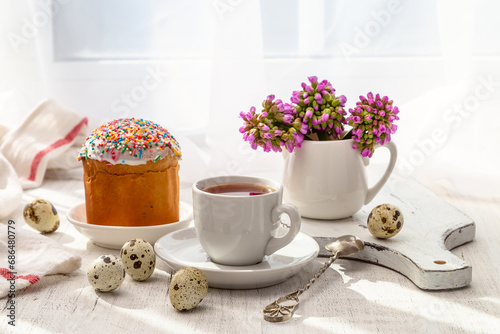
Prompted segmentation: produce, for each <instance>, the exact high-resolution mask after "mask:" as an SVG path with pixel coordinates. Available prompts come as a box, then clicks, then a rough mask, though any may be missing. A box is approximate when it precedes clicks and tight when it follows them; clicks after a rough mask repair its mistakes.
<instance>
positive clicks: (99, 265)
mask: <svg viewBox="0 0 500 334" xmlns="http://www.w3.org/2000/svg"><path fill="white" fill-rule="evenodd" d="M87 278H88V280H89V283H90V285H92V286H93V287H94V289H95V290H97V291H101V292H108V291H112V290H114V289H116V288H118V287H119V286H120V285H121V284H122V282H123V279H124V278H125V268H124V267H123V263H122V260H120V259H119V258H117V257H116V256H114V255H102V256H99V257H98V258H97V259H95V260H94V262H92V264H91V265H90V267H89V268H88V270H87Z"/></svg>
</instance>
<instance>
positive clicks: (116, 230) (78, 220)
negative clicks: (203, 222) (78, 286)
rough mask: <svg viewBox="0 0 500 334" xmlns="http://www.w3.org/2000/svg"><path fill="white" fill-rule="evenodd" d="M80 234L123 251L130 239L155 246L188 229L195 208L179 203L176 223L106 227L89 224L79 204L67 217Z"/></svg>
mask: <svg viewBox="0 0 500 334" xmlns="http://www.w3.org/2000/svg"><path fill="white" fill-rule="evenodd" d="M66 217H67V218H68V220H69V222H70V223H71V224H73V226H74V227H75V228H76V230H77V231H78V232H80V233H81V234H83V235H84V236H86V237H87V238H89V239H90V240H91V241H92V242H93V243H94V244H96V245H97V246H101V247H105V248H112V249H121V248H122V246H123V244H125V243H126V242H127V241H129V240H130V239H134V238H141V239H144V240H146V241H147V242H149V243H150V244H151V245H154V243H155V242H156V240H158V238H160V237H162V236H164V235H165V234H167V233H170V232H173V231H176V230H180V229H183V228H186V227H188V225H189V223H190V222H191V221H192V220H193V207H192V206H191V205H190V204H188V203H184V202H182V201H181V202H180V203H179V218H180V220H179V221H178V222H175V223H170V224H164V225H153V226H106V225H94V224H87V215H86V212H85V203H82V204H79V205H77V206H75V207H73V208H71V209H70V210H69V211H68V214H67V215H66Z"/></svg>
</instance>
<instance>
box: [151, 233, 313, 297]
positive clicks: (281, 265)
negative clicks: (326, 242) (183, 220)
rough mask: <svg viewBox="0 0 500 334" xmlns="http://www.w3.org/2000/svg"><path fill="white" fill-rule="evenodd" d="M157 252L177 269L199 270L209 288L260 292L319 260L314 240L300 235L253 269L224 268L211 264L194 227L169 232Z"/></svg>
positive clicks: (247, 267) (242, 267)
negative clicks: (190, 268) (259, 290)
mask: <svg viewBox="0 0 500 334" xmlns="http://www.w3.org/2000/svg"><path fill="white" fill-rule="evenodd" d="M154 248H155V252H156V255H158V256H159V257H160V258H161V259H162V260H164V261H165V262H167V264H168V265H169V266H170V267H171V268H172V269H173V270H179V269H181V268H183V267H196V268H198V269H200V270H202V271H203V272H204V273H205V275H206V276H207V279H208V285H209V286H210V287H212V288H221V289H256V288H263V287H266V286H271V285H274V284H278V283H281V282H283V281H285V280H286V279H288V278H289V277H291V276H293V275H295V274H296V273H298V272H299V271H300V270H301V269H302V268H303V267H304V266H305V265H306V264H308V263H309V262H311V261H312V260H314V259H315V258H316V256H317V255H318V252H319V246H318V243H317V242H316V241H314V239H313V238H311V237H309V236H308V235H306V234H304V233H299V234H297V236H296V237H295V239H294V240H293V241H292V242H291V243H290V244H288V245H287V246H286V247H284V248H282V249H280V250H279V251H277V252H276V253H274V254H272V255H270V256H265V257H264V260H263V261H262V262H261V263H258V264H255V265H251V266H241V267H239V266H224V265H221V264H217V263H214V262H212V261H210V258H209V257H208V255H207V253H205V251H204V250H203V248H202V247H201V245H200V242H199V241H198V238H197V236H196V231H195V229H194V227H190V228H186V229H183V230H178V231H175V232H172V233H169V234H167V235H165V236H163V237H161V238H160V239H158V241H157V242H156V244H155V247H154Z"/></svg>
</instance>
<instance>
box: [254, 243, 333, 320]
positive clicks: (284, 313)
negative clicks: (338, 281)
mask: <svg viewBox="0 0 500 334" xmlns="http://www.w3.org/2000/svg"><path fill="white" fill-rule="evenodd" d="M337 257H338V252H336V253H335V254H333V256H331V257H330V258H329V259H328V261H326V262H325V264H324V265H323V267H322V268H321V269H320V270H319V271H318V272H317V273H316V274H315V275H314V276H313V278H311V279H310V280H309V282H308V283H307V284H306V285H304V287H303V288H302V289H298V290H297V291H295V292H293V293H291V294H289V295H286V296H284V297H281V298H278V299H276V300H275V301H274V302H272V303H271V304H269V305H267V306H266V307H265V308H264V319H265V320H267V321H270V322H283V321H287V320H289V319H291V318H292V317H293V314H294V313H295V311H296V310H297V309H298V308H299V296H300V295H301V294H302V293H304V292H305V291H307V290H308V289H309V288H310V287H311V285H313V284H314V282H316V280H317V279H318V278H319V277H320V276H321V275H323V273H324V272H325V271H326V270H327V269H328V268H329V267H330V266H331V265H332V263H333V262H334V261H335V260H336V259H337Z"/></svg>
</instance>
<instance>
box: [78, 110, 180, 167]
mask: <svg viewBox="0 0 500 334" xmlns="http://www.w3.org/2000/svg"><path fill="white" fill-rule="evenodd" d="M167 155H175V156H176V157H178V158H180V157H181V148H180V145H179V143H178V142H177V141H176V140H175V138H174V136H172V135H171V134H170V133H169V132H168V131H167V130H166V129H164V128H162V127H161V126H159V125H158V124H156V123H153V122H150V121H147V120H144V119H135V118H122V119H117V120H113V121H111V122H108V123H106V124H104V125H102V126H101V127H99V128H97V129H95V130H94V131H92V133H91V134H90V136H88V137H87V139H86V141H85V144H84V145H83V147H82V150H81V151H80V154H79V155H78V160H82V159H89V158H90V159H96V160H99V161H103V160H106V161H108V162H109V163H116V162H117V161H119V159H120V160H121V163H122V164H124V163H126V161H127V159H133V160H145V161H148V160H151V161H154V162H156V161H158V160H159V159H160V158H162V157H165V156H167ZM110 160H112V161H110Z"/></svg>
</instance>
